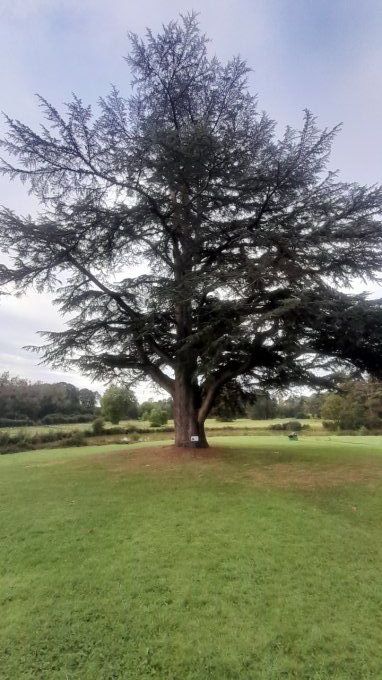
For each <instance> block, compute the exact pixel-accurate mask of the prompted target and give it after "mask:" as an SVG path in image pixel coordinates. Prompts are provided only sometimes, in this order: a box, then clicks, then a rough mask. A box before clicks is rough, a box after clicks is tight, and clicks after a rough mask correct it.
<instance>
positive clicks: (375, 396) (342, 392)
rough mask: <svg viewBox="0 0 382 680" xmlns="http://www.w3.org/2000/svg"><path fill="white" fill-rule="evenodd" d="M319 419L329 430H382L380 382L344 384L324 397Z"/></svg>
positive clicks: (381, 390) (368, 381)
mask: <svg viewBox="0 0 382 680" xmlns="http://www.w3.org/2000/svg"><path fill="white" fill-rule="evenodd" d="M321 417H322V418H323V420H324V426H325V427H326V428H327V429H329V430H336V429H339V430H358V429H360V428H364V429H366V430H381V429H382V382H379V381H377V380H356V381H347V382H345V383H343V384H342V385H340V386H339V389H338V391H337V392H332V393H329V394H327V395H326V396H325V397H324V400H323V404H322V408H321Z"/></svg>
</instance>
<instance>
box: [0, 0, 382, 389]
mask: <svg viewBox="0 0 382 680" xmlns="http://www.w3.org/2000/svg"><path fill="white" fill-rule="evenodd" d="M191 9H195V10H197V11H200V22H201V25H202V28H203V30H205V31H206V33H207V34H208V35H209V36H210V38H211V40H212V42H211V50H212V51H213V52H215V53H216V54H217V55H218V56H219V57H220V58H222V59H225V58H228V57H230V56H231V55H232V54H234V53H240V54H241V55H242V56H243V57H244V58H245V59H247V61H248V62H249V65H250V66H251V67H252V68H253V74H252V75H251V87H252V88H253V91H255V92H257V93H258V96H259V106H260V108H261V109H265V110H266V111H267V112H268V113H269V114H270V115H271V116H272V117H273V118H274V119H276V120H277V121H278V124H279V126H280V130H281V129H282V127H283V126H285V125H286V124H291V125H296V126H297V125H299V123H300V121H301V116H302V109H303V108H305V107H308V108H310V109H311V110H312V111H313V112H314V113H315V114H316V115H317V117H318V120H319V123H320V124H321V125H322V126H332V125H335V124H336V123H338V122H342V123H343V130H342V132H341V133H340V135H339V137H338V138H337V141H336V143H335V147H334V150H333V155H332V163H331V165H332V168H333V169H337V168H339V169H340V170H341V177H343V178H344V179H347V180H356V181H358V182H361V183H374V182H381V181H382V166H381V158H382V124H381V122H382V121H381V117H382V116H381V114H382V2H381V0H363V1H362V2H360V1H359V0H358V1H357V0H236V1H233V0H231V1H230V0H221V1H220V2H216V1H215V2H212V0H203V1H202V0H193V2H192V3H187V2H183V1H181V0H164V1H160V0H140V1H139V2H137V0H135V1H134V2H131V1H129V0H124V1H122V0H108V2H106V1H104V0H102V1H101V0H0V53H1V58H0V64H1V67H0V68H1V71H0V81H1V89H0V92H1V102H0V108H1V109H2V110H4V111H6V112H7V113H8V114H9V115H11V116H13V117H17V118H20V119H22V120H25V121H27V122H30V123H36V122H37V121H39V120H40V116H39V111H38V109H37V107H36V102H35V100H34V93H36V92H39V93H40V94H42V95H43V96H44V97H46V98H47V99H49V100H50V101H52V102H53V103H54V104H55V105H56V106H60V105H61V104H62V102H64V101H67V100H68V99H69V98H70V95H71V92H76V93H77V94H78V95H80V96H81V97H82V98H83V99H84V100H85V101H89V102H90V103H96V100H97V97H98V96H99V95H103V94H105V93H106V92H107V91H108V89H109V88H110V84H111V83H114V84H116V85H117V86H118V87H119V88H120V89H121V91H122V92H124V91H125V92H127V91H128V88H129V81H130V75H129V71H128V67H127V66H126V64H125V62H124V61H123V59H122V57H123V55H124V54H126V52H127V40H126V33H127V31H128V30H133V31H136V32H138V33H141V32H142V31H143V30H144V28H145V27H146V26H150V27H151V28H153V29H154V30H155V29H159V28H160V25H161V23H163V22H167V21H169V20H170V19H173V18H175V17H176V16H177V14H178V13H179V12H185V11H187V10H191ZM0 203H2V204H5V205H8V206H10V207H13V208H15V209H16V210H19V211H26V210H28V208H29V207H30V206H31V205H32V204H31V203H30V199H29V198H28V196H27V194H26V189H25V187H22V186H20V185H18V184H12V185H9V184H8V182H7V181H4V180H0ZM59 324H60V320H59V318H58V316H57V313H56V312H55V311H54V310H53V309H52V307H51V304H50V301H49V299H48V298H46V297H40V296H37V295H36V294H31V295H30V296H28V297H27V298H26V299H21V300H7V301H3V302H1V303H0V371H1V370H4V369H9V370H10V371H11V372H17V373H20V374H24V375H27V376H28V377H31V378H35V379H37V378H38V379H49V380H55V379H64V376H63V375H62V374H58V373H57V372H52V371H50V370H49V369H47V368H41V367H38V366H37V358H36V356H35V355H30V354H28V353H26V352H24V351H22V350H21V346H22V345H24V344H28V343H31V342H32V343H33V342H36V336H35V332H36V331H37V330H39V329H44V328H51V327H53V326H54V327H59ZM66 379H70V380H72V381H73V382H75V383H76V384H79V385H80V384H88V381H87V380H84V379H82V378H81V377H80V376H73V375H66Z"/></svg>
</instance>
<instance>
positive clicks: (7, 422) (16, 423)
mask: <svg viewBox="0 0 382 680" xmlns="http://www.w3.org/2000/svg"><path fill="white" fill-rule="evenodd" d="M27 425H33V421H32V420H29V419H28V418H24V419H20V418H19V419H14V418H0V427H25V426H27Z"/></svg>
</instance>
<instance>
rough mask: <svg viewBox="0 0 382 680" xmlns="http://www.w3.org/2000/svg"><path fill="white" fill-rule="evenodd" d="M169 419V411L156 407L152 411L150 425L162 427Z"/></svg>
mask: <svg viewBox="0 0 382 680" xmlns="http://www.w3.org/2000/svg"><path fill="white" fill-rule="evenodd" d="M167 420H168V417H167V412H166V411H165V410H163V409H159V408H154V409H153V410H152V411H151V412H150V425H151V427H161V426H162V425H166V423H167Z"/></svg>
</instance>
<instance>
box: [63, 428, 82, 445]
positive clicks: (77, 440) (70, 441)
mask: <svg viewBox="0 0 382 680" xmlns="http://www.w3.org/2000/svg"><path fill="white" fill-rule="evenodd" d="M84 444H85V432H81V431H80V430H78V432H73V433H71V434H70V436H69V437H67V438H66V439H65V446H84Z"/></svg>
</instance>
